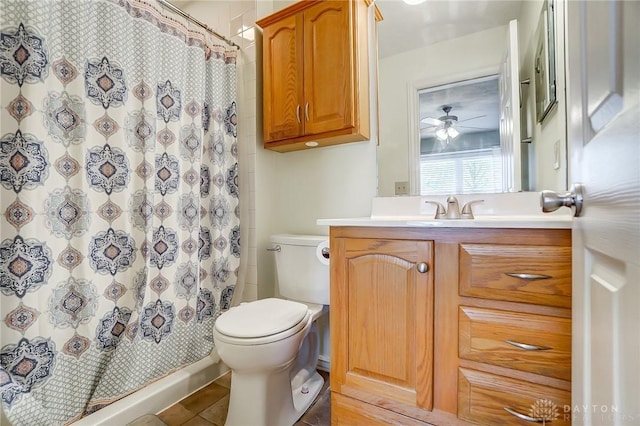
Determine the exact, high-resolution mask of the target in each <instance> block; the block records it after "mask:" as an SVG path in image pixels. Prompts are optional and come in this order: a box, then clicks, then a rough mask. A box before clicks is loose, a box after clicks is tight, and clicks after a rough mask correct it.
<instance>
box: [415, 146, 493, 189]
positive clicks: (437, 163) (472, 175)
mask: <svg viewBox="0 0 640 426" xmlns="http://www.w3.org/2000/svg"><path fill="white" fill-rule="evenodd" d="M501 191H502V156H501V153H500V147H499V146H498V147H493V148H488V149H478V150H472V151H462V152H460V151H458V152H452V153H451V152H450V153H445V154H423V155H421V156H420V195H427V194H445V195H447V194H469V193H493V192H501Z"/></svg>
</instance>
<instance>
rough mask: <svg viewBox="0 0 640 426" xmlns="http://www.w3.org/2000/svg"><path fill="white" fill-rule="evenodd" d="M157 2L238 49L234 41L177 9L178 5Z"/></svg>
mask: <svg viewBox="0 0 640 426" xmlns="http://www.w3.org/2000/svg"><path fill="white" fill-rule="evenodd" d="M158 3H160V4H161V5H163V6H166V7H168V8H169V9H170V10H171V11H173V12H175V13H177V14H178V15H180V16H182V17H183V18H186V19H188V20H189V21H191V22H193V23H194V24H196V25H198V26H200V27H202V28H204V29H205V30H207V31H208V32H209V33H211V34H213V35H214V36H216V37H218V38H219V39H221V40H223V41H225V42H226V43H227V44H228V45H230V46H234V47H236V48H238V50H240V46H238V45H237V44H236V43H234V42H233V41H231V40H229V39H228V38H226V37H225V36H223V35H222V34H220V33H218V32H217V31H215V30H214V29H212V28H211V27H209V26H208V25H206V24H203V23H202V22H200V21H198V20H197V19H196V18H194V17H193V16H191V15H189V14H188V13H187V12H184V11H183V10H182V9H179V8H178V7H176V6H174V5H172V4H171V3H169V2H168V1H167V0H158Z"/></svg>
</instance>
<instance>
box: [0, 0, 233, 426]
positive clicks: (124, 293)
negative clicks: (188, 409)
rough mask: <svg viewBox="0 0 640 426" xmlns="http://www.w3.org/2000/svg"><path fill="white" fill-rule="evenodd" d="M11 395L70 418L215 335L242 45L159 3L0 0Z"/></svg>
mask: <svg viewBox="0 0 640 426" xmlns="http://www.w3.org/2000/svg"><path fill="white" fill-rule="evenodd" d="M0 4H1V14H0V15H1V17H0V33H1V35H0V72H1V81H0V84H1V92H0V96H1V104H2V105H1V109H0V118H1V122H0V123H1V126H0V127H1V128H0V130H1V131H0V214H1V215H2V216H1V217H0V292H1V294H0V297H1V300H0V308H1V313H0V319H1V321H2V322H1V323H0V330H1V336H0V394H1V396H2V408H3V410H4V411H5V414H6V415H7V417H8V418H9V420H10V421H11V422H12V423H13V424H14V425H56V424H65V423H70V422H72V421H74V420H77V419H78V418H80V417H82V416H85V415H87V414H89V413H91V412H93V411H95V410H98V409H100V408H101V407H104V406H105V405H107V404H110V403H111V402H113V401H115V400H117V399H119V398H122V397H123V396H125V395H127V394H129V393H131V392H133V391H135V390H137V389H139V388H141V387H143V386H144V385H145V384H147V383H149V382H151V381H154V380H156V379H158V378H160V377H162V376H164V375H166V374H168V373H170V372H172V371H174V370H176V369H179V368H180V367H183V366H185V365H187V364H190V363H192V362H195V361H197V360H199V359H202V358H203V357H205V356H207V355H208V354H209V353H210V352H211V350H212V348H213V339H212V329H213V323H214V321H215V319H216V317H217V316H218V315H219V314H220V312H221V311H223V310H225V309H227V308H228V307H229V305H230V302H231V297H232V295H233V289H234V286H235V284H236V279H237V270H238V266H239V256H240V244H239V241H240V240H239V207H238V185H237V179H238V164H237V140H236V125H237V116H236V94H235V90H236V53H235V51H229V50H228V49H226V48H224V47H222V46H218V45H215V44H214V43H215V42H214V41H213V40H210V39H208V38H207V36H206V35H205V34H203V32H201V31H198V30H195V29H192V28H189V27H188V25H187V24H186V22H184V21H183V20H181V19H178V18H176V17H172V16H168V15H167V14H163V12H162V9H161V7H160V6H159V5H158V4H156V3H155V2H154V1H153V0H39V1H36V0H0Z"/></svg>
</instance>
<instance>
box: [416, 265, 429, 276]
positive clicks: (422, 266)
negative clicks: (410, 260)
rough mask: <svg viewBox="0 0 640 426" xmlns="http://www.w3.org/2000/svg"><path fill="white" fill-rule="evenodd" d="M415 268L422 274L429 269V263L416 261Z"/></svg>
mask: <svg viewBox="0 0 640 426" xmlns="http://www.w3.org/2000/svg"><path fill="white" fill-rule="evenodd" d="M416 269H417V270H418V272H420V273H421V274H424V273H425V272H427V271H428V270H429V265H427V264H426V262H420V263H418V264H417V265H416Z"/></svg>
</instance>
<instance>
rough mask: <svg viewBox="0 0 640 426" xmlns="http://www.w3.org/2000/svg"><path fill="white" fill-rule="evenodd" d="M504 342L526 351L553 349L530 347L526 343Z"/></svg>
mask: <svg viewBox="0 0 640 426" xmlns="http://www.w3.org/2000/svg"><path fill="white" fill-rule="evenodd" d="M504 342H505V343H508V344H510V345H513V346H515V347H517V348H520V349H524V350H525V351H548V350H549V349H553V348H551V347H549V346H536V345H528V344H526V343H520V342H514V341H513V340H505V341H504Z"/></svg>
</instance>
